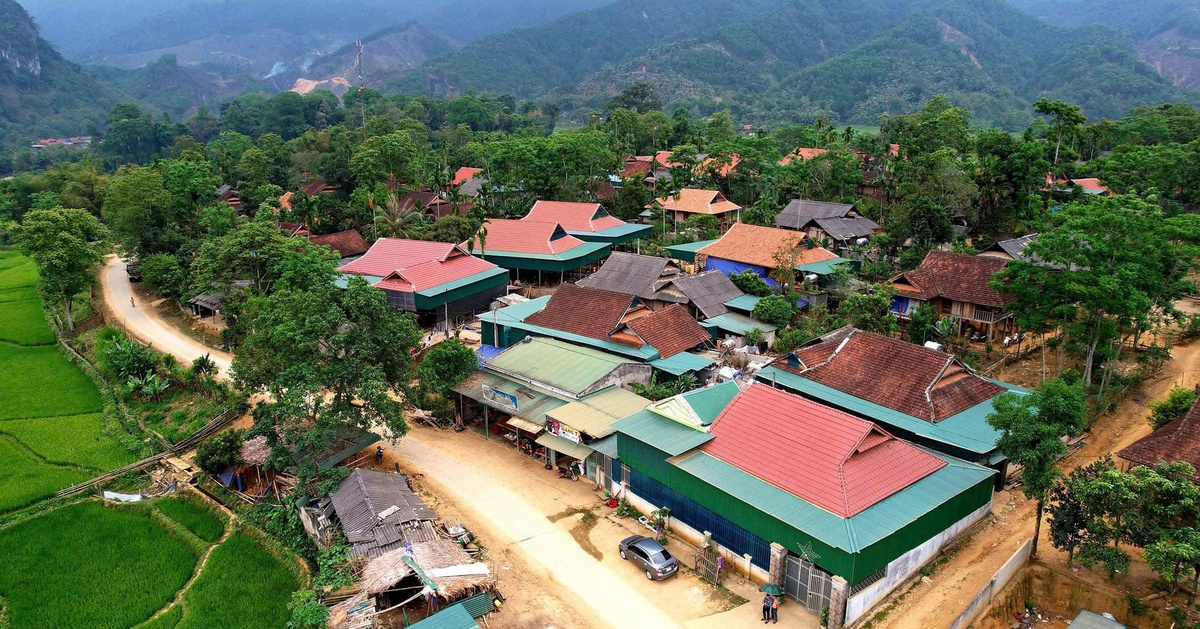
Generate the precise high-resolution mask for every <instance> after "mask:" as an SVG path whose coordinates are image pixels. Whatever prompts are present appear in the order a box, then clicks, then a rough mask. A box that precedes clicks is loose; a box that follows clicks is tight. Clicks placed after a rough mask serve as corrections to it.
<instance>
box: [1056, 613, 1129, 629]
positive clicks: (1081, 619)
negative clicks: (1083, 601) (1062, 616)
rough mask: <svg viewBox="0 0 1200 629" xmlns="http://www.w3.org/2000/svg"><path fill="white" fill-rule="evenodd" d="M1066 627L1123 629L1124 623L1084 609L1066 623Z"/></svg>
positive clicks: (1073, 628) (1077, 628) (1075, 628)
mask: <svg viewBox="0 0 1200 629" xmlns="http://www.w3.org/2000/svg"><path fill="white" fill-rule="evenodd" d="M1067 629H1125V625H1122V624H1121V623H1119V622H1117V621H1115V620H1109V619H1108V618H1105V617H1104V616H1101V615H1100V614H1095V613H1092V612H1089V611H1088V610H1086V609H1085V610H1082V611H1080V612H1079V615H1078V616H1076V617H1075V620H1072V621H1071V624H1069V625H1067Z"/></svg>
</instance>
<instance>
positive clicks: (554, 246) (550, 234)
mask: <svg viewBox="0 0 1200 629" xmlns="http://www.w3.org/2000/svg"><path fill="white" fill-rule="evenodd" d="M484 228H486V229H487V251H498V252H501V251H502V252H506V253H529V254H535V255H556V254H559V253H562V252H564V251H569V250H571V249H574V248H575V247H578V246H579V245H582V244H583V241H582V240H580V239H578V238H576V237H574V236H571V235H570V234H568V233H567V231H566V230H565V229H563V228H562V226H561V225H559V224H558V223H545V222H541V221H530V220H519V221H515V220H512V219H507V218H493V219H488V221H487V222H486V223H484ZM467 244H468V245H470V248H471V249H478V248H479V241H478V237H476V238H472V239H471V240H470V241H469V242H468V243H467Z"/></svg>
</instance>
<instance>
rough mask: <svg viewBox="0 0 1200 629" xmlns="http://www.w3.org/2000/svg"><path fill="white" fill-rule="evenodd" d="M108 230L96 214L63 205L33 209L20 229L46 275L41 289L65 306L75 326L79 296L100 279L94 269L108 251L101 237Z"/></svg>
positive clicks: (71, 325)
mask: <svg viewBox="0 0 1200 629" xmlns="http://www.w3.org/2000/svg"><path fill="white" fill-rule="evenodd" d="M107 234H108V230H107V229H106V228H105V227H104V225H103V224H101V223H100V221H99V220H98V219H97V218H96V217H95V216H92V215H91V214H89V213H88V212H86V211H84V210H76V209H63V208H55V209H52V210H34V211H32V212H29V213H28V214H26V215H25V220H24V222H23V223H22V224H21V226H20V227H19V228H17V230H16V240H17V244H18V245H19V246H20V248H21V251H22V252H23V253H25V254H26V255H28V256H29V257H30V258H33V261H34V263H35V264H37V268H38V273H39V274H40V275H41V278H42V279H41V282H40V283H39V284H38V290H39V291H40V292H41V294H42V297H43V298H44V299H45V300H46V301H47V302H50V303H53V304H58V305H60V306H62V309H63V312H64V313H65V315H66V317H67V327H68V328H69V329H71V330H74V329H75V309H74V307H73V304H74V300H75V296H76V295H78V294H79V293H82V292H83V291H85V290H87V289H88V288H91V286H92V284H94V283H95V282H96V276H95V274H94V273H93V270H94V269H95V267H96V265H97V264H99V263H100V260H101V259H102V256H103V252H104V250H103V244H101V243H99V242H98V241H101V240H103V239H104V237H105V236H106V235H107ZM93 243H96V244H93Z"/></svg>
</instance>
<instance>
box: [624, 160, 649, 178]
mask: <svg viewBox="0 0 1200 629" xmlns="http://www.w3.org/2000/svg"><path fill="white" fill-rule="evenodd" d="M653 172H654V156H653V155H650V156H646V157H629V158H626V159H625V168H624V169H623V170H622V171H621V173H620V176H621V178H622V179H629V178H632V177H636V176H638V175H641V176H642V177H643V178H645V177H647V176H649V175H650V174H651V173H653Z"/></svg>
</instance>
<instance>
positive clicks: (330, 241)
mask: <svg viewBox="0 0 1200 629" xmlns="http://www.w3.org/2000/svg"><path fill="white" fill-rule="evenodd" d="M308 241H309V242H311V243H312V244H314V245H317V246H318V247H329V248H330V249H332V250H333V251H334V252H335V253H337V254H338V257H339V258H341V259H342V260H346V259H347V258H355V257H358V256H362V255H363V254H365V253H366V252H367V251H369V250H370V249H371V246H370V245H368V244H367V240H366V239H365V238H363V237H362V234H360V233H358V230H357V229H348V230H346V231H341V232H335V233H332V234H325V235H323V236H314V235H311V234H310V235H309V236H308Z"/></svg>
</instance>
